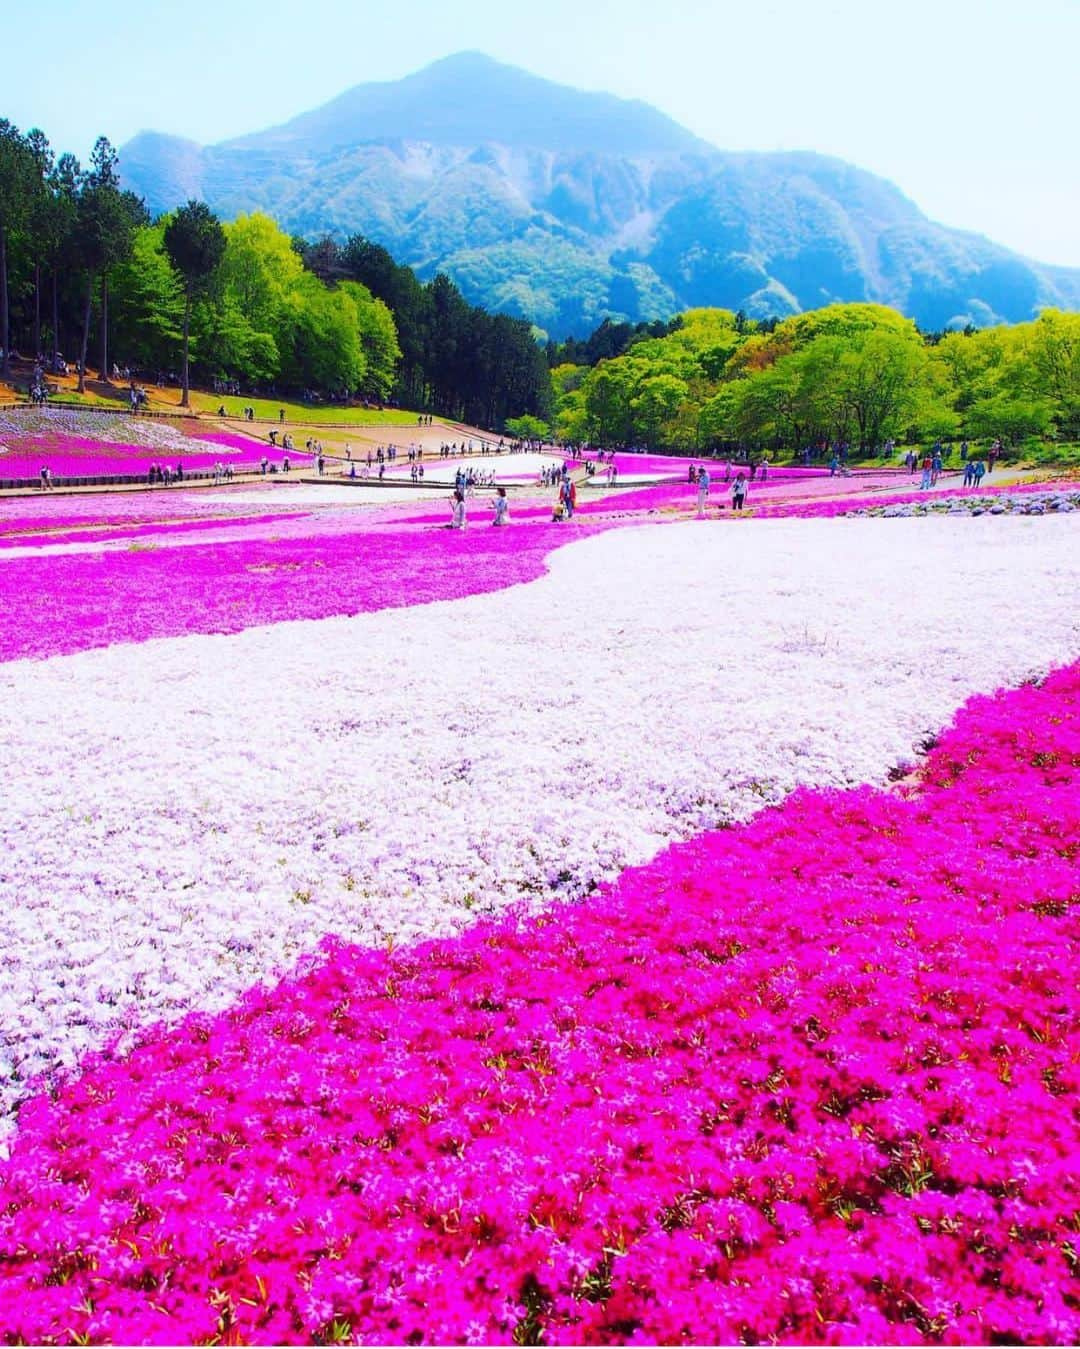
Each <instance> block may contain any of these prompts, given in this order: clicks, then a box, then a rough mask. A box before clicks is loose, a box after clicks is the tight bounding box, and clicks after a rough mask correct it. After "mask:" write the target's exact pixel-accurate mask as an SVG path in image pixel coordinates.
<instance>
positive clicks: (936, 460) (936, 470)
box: [930, 449, 942, 487]
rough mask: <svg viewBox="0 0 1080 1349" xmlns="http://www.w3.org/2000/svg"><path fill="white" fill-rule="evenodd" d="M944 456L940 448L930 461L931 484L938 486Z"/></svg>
mask: <svg viewBox="0 0 1080 1349" xmlns="http://www.w3.org/2000/svg"><path fill="white" fill-rule="evenodd" d="M941 467H942V458H941V451H940V449H938V450H935V451H934V457H933V459H932V460H931V461H930V486H931V487H936V486H937V480H938V478H940V477H941Z"/></svg>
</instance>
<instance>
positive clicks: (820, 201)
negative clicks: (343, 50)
mask: <svg viewBox="0 0 1080 1349" xmlns="http://www.w3.org/2000/svg"><path fill="white" fill-rule="evenodd" d="M120 158H121V172H122V175H123V179H124V183H125V186H128V187H131V188H133V189H134V190H135V191H136V192H138V193H140V194H141V195H142V196H144V197H145V198H146V201H147V204H148V205H149V206H150V208H151V210H153V211H155V212H156V211H162V210H167V209H170V208H171V207H173V206H175V205H177V204H178V203H180V202H182V201H185V200H187V199H188V198H189V197H201V198H203V199H205V200H206V201H207V202H209V203H210V205H211V206H212V207H213V208H214V209H215V210H216V211H217V212H219V213H220V214H222V215H223V216H225V217H226V218H228V217H233V216H235V215H238V214H240V213H241V212H247V211H252V210H263V211H266V212H268V213H269V214H270V215H272V216H273V217H274V218H275V219H276V220H278V221H279V222H280V223H281V224H282V225H283V226H284V228H286V229H288V230H289V231H291V232H292V233H296V234H303V235H306V236H309V237H313V236H316V235H320V234H323V233H330V234H332V235H335V236H337V237H339V238H343V237H345V236H347V235H349V234H354V233H359V234H364V235H367V236H368V237H369V238H371V239H373V240H374V241H376V242H377V243H380V244H382V245H384V246H385V247H386V248H388V249H390V251H391V252H392V253H393V254H394V255H395V257H396V258H398V260H399V261H401V262H406V263H409V264H410V265H411V266H413V267H415V268H416V269H417V271H418V272H419V273H420V275H421V276H423V277H429V276H431V275H433V274H434V273H435V272H436V271H445V272H447V273H448V274H449V275H450V276H451V277H452V278H453V279H454V280H455V281H456V282H457V284H458V285H459V286H460V288H461V290H462V291H463V292H464V294H465V296H466V298H467V299H469V300H470V301H471V302H473V303H475V304H482V305H484V306H485V307H487V308H489V309H493V310H502V311H505V312H509V313H513V314H519V315H523V316H525V317H527V318H529V319H531V320H533V322H535V323H536V324H538V325H539V326H540V327H542V328H544V329H546V330H547V331H548V332H550V333H551V334H552V335H553V336H565V335H566V334H568V333H571V332H575V333H578V334H581V333H584V332H585V331H587V330H589V329H591V328H593V327H595V326H596V324H597V323H598V322H599V321H600V320H601V319H602V318H604V317H605V316H606V315H609V314H610V315H612V316H615V317H618V318H628V319H631V320H635V321H636V320H639V319H652V318H664V317H668V316H669V315H671V314H673V313H676V312H677V311H679V310H681V309H686V308H689V307H693V306H697V305H721V306H724V307H727V308H731V309H743V310H745V311H746V313H748V314H749V315H751V316H753V317H765V316H769V315H773V314H776V315H784V314H790V313H794V312H796V311H798V310H800V309H811V308H815V307H817V306H819V305H822V304H827V303H829V302H830V301H833V300H875V301H880V302H882V303H885V304H891V305H894V306H895V307H896V308H897V309H900V310H902V311H903V312H904V313H907V314H910V315H911V316H912V317H913V318H915V319H916V320H917V321H918V322H919V324H920V325H921V326H923V327H925V328H942V327H945V326H947V325H949V324H955V323H961V324H962V323H965V322H969V321H970V322H974V323H975V324H978V325H984V324H988V323H994V322H999V321H1001V320H1007V321H1009V322H1017V321H1020V320H1023V319H1027V318H1030V317H1032V315H1033V313H1034V312H1035V311H1036V310H1037V309H1038V308H1039V307H1040V306H1043V305H1048V304H1052V305H1058V306H1060V307H1062V308H1066V309H1075V308H1080V269H1070V268H1064V267H1051V266H1045V265H1042V264H1040V263H1036V262H1032V261H1030V260H1028V259H1026V258H1023V257H1021V256H1020V255H1018V254H1016V253H1013V252H1010V251H1009V250H1008V249H1006V248H1002V247H1000V246H999V245H997V244H994V243H992V242H991V241H990V240H988V239H985V238H983V237H982V236H980V235H977V234H969V233H965V232H961V231H959V230H952V229H947V228H945V227H944V226H942V225H937V224H934V223H933V222H932V221H930V220H928V219H927V218H926V217H925V216H924V215H923V214H922V213H921V212H920V211H919V210H918V208H917V207H916V206H915V205H914V203H913V202H911V201H909V200H908V199H907V198H906V197H905V196H904V195H903V193H901V192H900V191H899V190H898V189H897V188H896V187H894V186H893V185H892V184H891V183H889V182H887V181H886V180H884V179H882V178H878V177H876V176H874V175H873V174H870V173H866V172H864V171H863V170H861V169H858V168H855V167H853V166H852V165H850V164H846V163H844V162H843V161H841V160H837V159H830V158H827V157H825V156H822V155H815V154H732V153H728V152H724V151H721V150H717V149H715V148H714V147H712V146H710V145H708V144H706V143H705V142H704V141H701V140H699V139H698V138H697V137H695V136H693V135H692V134H691V133H690V132H689V131H687V130H685V129H684V128H683V127H680V126H679V125H678V124H677V123H675V122H673V121H672V120H671V119H670V118H668V117H665V116H664V115H663V114H662V113H660V112H658V111H657V110H656V109H655V108H651V107H649V106H648V104H645V103H641V102H637V101H628V100H625V99H619V98H615V97H613V96H612V95H610V94H597V93H583V92H582V91H580V90H577V89H570V88H567V87H565V86H563V85H559V84H554V83H552V82H551V81H548V80H543V79H540V78H538V77H537V76H535V75H530V74H528V73H527V72H525V71H522V70H518V69H515V68H514V67H511V66H506V65H501V64H500V63H498V62H496V61H493V60H491V59H490V58H488V57H486V56H483V55H480V54H479V53H475V52H467V53H463V54H461V55H458V56H452V57H447V58H446V59H445V60H443V61H438V62H436V63H435V64H434V65H431V66H428V67H427V68H426V69H424V70H421V71H419V72H417V73H416V74H414V75H410V76H408V77H406V78H405V79H402V80H397V81H394V82H392V83H381V84H361V85H357V86H356V87H355V88H354V89H350V90H348V91H347V92H346V93H344V94H341V95H340V96H339V97H338V98H335V99H333V100H331V102H329V103H327V104H325V105H324V106H323V107H321V108H317V109H315V110H314V111H313V112H308V113H304V114H303V115H301V116H300V117H296V118H294V119H293V120H292V121H291V122H286V123H285V124H284V125H282V126H278V127H272V128H271V129H270V130H268V131H262V132H259V133H257V134H254V135H250V136H243V137H240V138H238V139H236V140H231V141H223V142H222V143H220V144H218V145H212V146H206V147H203V146H199V145H196V144H195V143H194V142H192V141H187V140H182V139H180V138H178V137H173V136H162V135H159V134H157V133H155V132H141V133H140V134H139V135H138V136H136V137H135V138H134V139H133V140H132V141H130V142H129V143H128V144H127V145H126V146H124V147H123V149H122V150H121V152H120Z"/></svg>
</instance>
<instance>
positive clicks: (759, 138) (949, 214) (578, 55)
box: [0, 0, 1080, 266]
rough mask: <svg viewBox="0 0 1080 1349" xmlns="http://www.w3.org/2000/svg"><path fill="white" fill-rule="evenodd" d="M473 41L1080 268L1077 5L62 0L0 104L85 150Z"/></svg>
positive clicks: (280, 114) (1003, 1)
mask: <svg viewBox="0 0 1080 1349" xmlns="http://www.w3.org/2000/svg"><path fill="white" fill-rule="evenodd" d="M466 49H475V50H480V51H484V52H487V53H488V54H489V55H490V56H493V57H495V58H497V59H498V60H501V61H507V62H510V63H511V64H515V65H520V66H524V67H525V68H526V69H528V70H531V71H533V72H535V73H536V74H538V75H543V76H545V77H547V78H549V79H553V80H559V81H562V82H563V83H566V84H573V85H576V86H578V87H580V88H585V89H604V90H607V91H609V92H611V93H614V94H620V95H623V96H624V97H630V98H641V99H645V100H646V101H647V102H650V103H652V104H654V105H655V106H656V107H658V108H660V109H662V110H663V111H664V112H666V113H668V114H669V116H671V117H674V118H675V119H676V120H677V121H679V122H682V123H683V124H684V125H685V126H687V127H689V128H690V130H692V131H694V132H696V133H697V134H698V135H699V136H701V137H703V138H704V139H706V140H709V141H712V142H713V143H714V144H716V145H718V146H721V147H722V148H724V149H731V150H776V149H804V150H818V151H821V152H823V153H827V154H834V155H838V156H840V157H841V158H843V159H847V160H850V161H851V162H853V163H855V164H858V165H860V166H861V167H863V168H867V169H871V170H873V171H874V172H876V173H880V174H882V175H883V176H885V177H887V178H890V179H892V180H893V181H894V182H895V183H896V184H897V185H898V186H899V187H901V188H902V189H903V190H904V191H905V192H906V193H907V195H908V196H910V197H912V198H913V199H914V200H915V201H916V202H917V203H918V205H919V206H920V207H921V208H922V209H923V210H924V211H925V212H926V213H927V214H928V215H930V216H931V217H933V218H934V219H937V220H940V221H942V222H944V223H945V224H948V225H954V226H959V227H962V228H966V229H974V230H977V231H979V232H980V233H983V234H987V235H989V236H990V237H991V238H994V239H996V240H998V241H999V242H1000V243H1003V244H1007V245H1009V246H1010V247H1013V248H1016V249H1018V250H1019V251H1021V252H1023V253H1026V254H1027V255H1028V256H1030V257H1034V258H1038V259H1040V260H1043V261H1046V262H1060V263H1069V264H1071V265H1074V266H1080V150H1078V141H1077V131H1076V128H1077V126H1078V125H1080V116H1078V86H1080V81H1078V79H1077V67H1078V64H1080V58H1078V53H1080V0H1026V3H1025V2H1022V0H932V2H931V0H891V3H882V2H881V0H861V3H859V2H857V0H822V3H813V2H812V0H802V2H800V0H759V2H755V0H736V2H732V0H648V2H647V0H617V3H616V0H601V2H600V3H596V2H595V0H544V2H543V3H540V4H537V3H533V4H529V3H520V2H519V3H514V0H417V2H415V3H413V2H411V0H400V2H399V3H393V2H392V0H381V2H380V3H372V2H371V0H304V3H303V4H299V5H296V4H294V5H289V6H287V7H286V6H282V7H281V8H280V9H278V8H277V7H276V6H275V7H272V6H271V4H269V3H267V0H216V3H210V0H184V3H177V2H176V0H141V3H137V4H135V5H131V6H122V7H120V8H118V9H115V8H114V9H109V8H108V7H105V8H104V9H103V8H102V7H101V6H99V5H91V4H89V3H86V2H85V0H83V2H82V3H76V2H75V0H50V2H49V4H48V6H47V8H46V10H45V11H37V10H35V9H34V7H33V6H27V5H21V6H18V7H17V8H16V9H15V11H14V13H13V14H12V15H11V16H9V17H7V18H6V19H5V23H4V30H3V57H4V59H3V75H2V83H0V116H6V117H8V118H10V119H11V120H12V121H14V122H15V123H17V124H18V125H19V126H21V127H23V128H28V127H30V126H32V125H38V126H41V127H42V128H43V129H44V130H45V131H46V132H47V133H48V134H49V136H50V138H51V140H52V142H53V144H54V145H56V146H57V147H59V148H60V149H71V150H74V151H75V152H76V153H78V154H81V155H84V156H85V155H86V153H87V152H88V150H89V147H90V145H91V144H92V142H93V139H94V137H95V136H96V135H97V134H98V133H99V132H102V133H104V134H106V135H108V136H109V138H110V139H111V140H112V141H113V143H114V144H116V145H122V144H123V142H124V141H125V140H127V139H128V138H129V137H130V136H132V135H134V133H135V132H136V131H139V130H140V129H143V128H149V129H153V130H158V131H168V132H173V133H175V134H178V135H184V136H190V137H192V138H193V139H195V140H198V141H202V142H211V141H216V140H222V139H225V138H227V137H229V136H234V135H238V134H240V133H241V132H245V131H255V130H259V129H261V128H263V127H266V126H270V125H273V124H274V123H277V122H281V121H285V120H287V119H288V118H289V117H291V116H293V115H295V114H296V113H298V112H303V111H306V110H307V109H309V108H312V107H316V106H317V105H318V104H320V103H322V102H325V101H326V100H327V99H329V98H332V97H333V96H334V95H335V94H338V93H340V92H341V91H342V90H343V89H346V88H348V87H349V86H350V85H353V84H358V83H361V82H363V81H367V80H386V79H396V78H398V77H400V76H402V75H406V74H409V73H410V72H411V71H413V70H416V69H419V67H421V66H423V65H426V64H427V63H428V62H430V61H433V60H437V59H438V58H439V57H442V56H447V55H449V54H451V53H452V52H456V51H462V50H466ZM465 92H467V91H465Z"/></svg>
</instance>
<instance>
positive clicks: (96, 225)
mask: <svg viewBox="0 0 1080 1349" xmlns="http://www.w3.org/2000/svg"><path fill="white" fill-rule="evenodd" d="M144 220H145V210H144V209H143V207H142V203H141V202H140V201H139V199H138V198H137V197H135V196H134V195H133V194H132V193H130V192H122V191H121V190H120V180H119V175H118V173H117V157H116V151H115V150H114V149H113V148H112V146H111V145H110V144H109V142H108V140H107V139H106V138H105V137H104V136H99V137H98V139H97V141H96V143H95V145H94V149H93V152H92V154H91V156H90V171H89V173H88V174H87V175H86V177H85V178H84V179H83V182H82V185H81V190H80V192H79V197H78V203H77V212H76V222H75V240H76V246H77V250H78V254H79V260H80V262H81V269H82V272H83V276H84V278H85V283H86V291H85V297H86V298H85V302H84V308H83V322H82V345H81V350H80V356H79V392H80V393H84V392H85V390H86V361H87V355H88V351H89V344H90V317H91V312H92V308H93V301H94V290H95V287H96V285H97V283H98V282H99V281H100V282H101V287H102V289H101V310H102V313H101V338H102V340H101V352H100V355H101V369H102V378H106V377H107V375H108V354H109V346H108V273H109V269H110V268H111V267H112V266H114V265H115V264H116V263H117V262H120V261H122V260H123V259H124V258H125V257H126V256H127V255H128V253H129V252H130V250H131V246H132V241H133V239H134V236H135V230H136V229H137V228H138V226H139V224H140V223H142V222H143V221H144Z"/></svg>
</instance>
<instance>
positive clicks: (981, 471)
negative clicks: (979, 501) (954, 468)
mask: <svg viewBox="0 0 1080 1349" xmlns="http://www.w3.org/2000/svg"><path fill="white" fill-rule="evenodd" d="M985 476H986V464H985V462H984V461H983V460H982V459H981V458H980V459H976V460H975V470H974V480H975V486H976V487H981V486H982V480H983V478H984V477H985Z"/></svg>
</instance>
